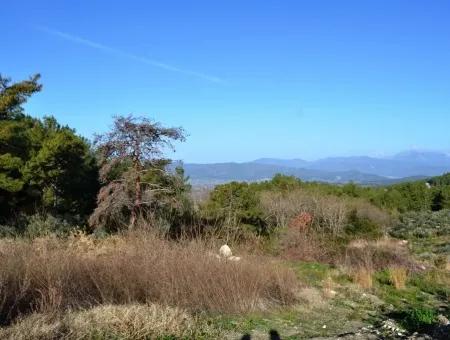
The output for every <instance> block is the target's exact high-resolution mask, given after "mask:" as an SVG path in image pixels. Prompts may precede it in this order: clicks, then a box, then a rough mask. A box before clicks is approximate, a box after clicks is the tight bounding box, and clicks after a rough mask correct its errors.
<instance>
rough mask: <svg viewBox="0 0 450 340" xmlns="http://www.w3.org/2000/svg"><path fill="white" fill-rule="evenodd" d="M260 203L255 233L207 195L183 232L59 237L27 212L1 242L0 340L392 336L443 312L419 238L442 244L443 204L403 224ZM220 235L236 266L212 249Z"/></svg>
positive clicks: (268, 199) (312, 205)
mask: <svg viewBox="0 0 450 340" xmlns="http://www.w3.org/2000/svg"><path fill="white" fill-rule="evenodd" d="M210 196H211V195H210ZM212 197H214V196H213V195H212ZM260 198H261V199H260V201H259V202H260V203H259V204H261V211H263V212H264V213H265V214H266V220H267V221H269V222H268V224H267V225H266V226H265V227H264V229H262V230H261V232H259V233H258V232H255V230H254V229H252V228H254V226H253V227H252V225H249V224H248V223H244V222H243V218H242V215H241V216H240V217H239V214H241V211H239V206H241V205H237V207H234V208H233V213H235V216H233V215H230V214H229V212H227V214H226V217H227V219H222V218H221V216H220V215H218V213H222V212H223V209H224V208H220V210H219V212H217V211H214V209H215V208H217V205H211V201H210V200H208V199H206V200H202V202H200V205H199V206H198V207H197V209H201V211H200V210H199V211H198V214H203V215H202V218H203V219H204V220H206V221H207V222H208V223H209V224H208V225H206V226H203V227H202V228H201V230H202V232H201V233H200V232H198V231H197V232H195V233H184V234H182V235H179V236H177V237H176V238H174V237H173V236H170V235H169V234H167V233H164V232H163V231H161V230H159V231H158V229H157V228H155V225H151V226H150V225H146V224H145V223H144V222H143V221H142V222H141V224H140V225H139V226H138V227H137V228H135V229H134V230H128V231H122V232H119V233H113V234H101V233H100V234H99V233H89V232H84V231H76V230H72V231H70V232H67V233H63V234H56V233H54V232H51V231H48V228H49V222H48V221H46V220H45V219H39V218H35V219H33V220H32V225H31V226H29V228H28V229H29V233H28V234H24V235H23V236H8V237H4V238H2V239H0V258H1V266H0V320H1V321H2V324H3V326H2V328H1V329H0V338H5V339H59V338H65V339H111V338H113V339H153V338H155V339H221V338H229V339H233V338H235V339H238V338H240V337H241V336H243V335H244V334H246V333H248V334H252V335H253V338H256V339H258V338H261V339H264V338H267V336H268V335H267V334H269V331H270V330H272V329H276V330H277V332H279V334H280V335H281V336H282V338H283V339H284V338H287V339H299V338H314V337H320V336H328V337H336V336H338V335H339V334H343V333H349V334H352V333H354V334H361V338H363V337H364V336H369V333H370V334H371V335H374V336H379V337H381V338H382V337H385V338H386V337H387V338H389V337H391V336H392V337H394V336H397V337H398V334H397V333H400V334H402V336H403V335H405V336H406V335H407V334H408V333H409V334H412V333H413V332H416V331H417V332H424V333H427V332H428V333H429V334H431V333H433V332H435V329H436V327H440V326H439V325H438V324H439V322H438V320H439V319H438V317H443V316H445V315H447V317H448V313H449V309H448V305H449V302H450V300H449V298H450V273H449V271H448V262H447V261H448V260H447V257H446V256H448V252H445V249H442V247H440V246H438V247H437V248H436V247H434V246H430V245H429V246H427V249H426V251H427V252H430V254H428V255H427V256H423V253H422V252H423V249H418V247H419V248H420V246H421V244H427V242H434V243H435V244H440V242H444V241H445V240H447V237H448V234H447V233H443V232H441V230H442V229H443V228H448V224H446V223H447V222H448V220H447V218H448V216H449V215H448V214H449V212H445V211H440V212H437V213H430V217H429V218H426V220H427V221H430V220H431V221H433V223H431V224H430V223H429V224H423V225H422V224H421V223H420V221H421V218H422V219H423V217H420V216H422V215H421V214H418V215H417V216H418V217H417V219H415V218H413V217H412V216H413V213H409V214H407V215H404V216H403V215H402V217H401V218H400V219H398V217H395V216H393V215H392V214H390V213H389V212H387V211H385V210H383V209H380V208H378V207H376V206H374V205H373V204H371V203H369V202H368V201H366V200H361V199H355V198H342V197H337V196H332V195H321V194H318V193H311V192H308V191H304V190H301V189H296V190H289V191H286V192H276V191H275V192H272V191H263V192H262V193H261V196H260ZM216 199H217V198H216ZM216 203H217V202H216ZM224 206H225V207H226V205H224V204H222V203H221V204H220V207H224ZM253 208H254V207H253ZM253 208H252V207H249V206H246V209H253ZM206 214H209V219H206V217H205V216H206ZM302 214H303V215H302ZM304 214H310V216H311V219H306V221H307V222H308V223H306V225H302V223H303V222H302V221H304V219H301V218H300V219H299V218H298V216H300V215H301V216H305V215H304ZM253 217H254V216H253ZM231 221H233V224H230V222H231ZM414 221H419V222H414ZM213 222H214V223H213ZM247 222H248V221H247ZM52 223H53V222H52ZM234 223H236V224H234ZM414 223H416V224H414ZM437 223H439V224H441V225H437V227H436V224H437ZM405 224H407V225H408V228H406V227H405ZM199 225H200V222H199V221H197V222H196V226H195V228H196V230H198V229H199ZM212 226H214V227H212ZM53 227H54V225H53V224H51V228H53ZM412 227H413V228H415V229H417V230H416V231H414V230H415V229H414V230H411V228H412ZM269 231H270V232H269ZM265 232H266V233H265ZM423 235H426V236H423ZM420 240H422V241H423V242H422V243H421V242H419V241H420ZM224 243H228V244H229V245H230V246H231V248H232V249H233V252H234V254H235V255H237V256H239V257H240V258H241V260H240V261H230V260H227V259H224V258H221V257H220V256H219V255H218V249H219V247H220V246H221V245H222V244H224ZM436 249H437V250H436ZM444 257H445V259H444ZM439 261H441V262H439ZM386 320H393V322H397V325H398V327H399V328H398V330H396V331H390V330H388V329H385V328H383V327H382V325H383V322H385V321H386ZM439 329H440V328H439ZM358 332H359V333H358ZM395 332H397V333H395ZM366 333H367V334H366ZM394 333H395V334H394ZM433 334H434V333H433Z"/></svg>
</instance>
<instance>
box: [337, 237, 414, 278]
mask: <svg viewBox="0 0 450 340" xmlns="http://www.w3.org/2000/svg"><path fill="white" fill-rule="evenodd" d="M343 264H344V265H345V266H346V267H348V268H360V267H364V268H373V269H374V270H383V269H388V268H390V267H404V268H407V269H408V270H412V271H414V270H416V267H417V265H416V263H415V262H414V261H413V259H412V257H411V255H410V253H409V250H408V247H407V246H406V245H404V244H402V243H401V242H399V241H398V240H393V239H389V238H384V239H380V240H377V241H367V240H355V241H352V242H350V244H349V245H348V246H347V248H346V251H345V257H344V259H343Z"/></svg>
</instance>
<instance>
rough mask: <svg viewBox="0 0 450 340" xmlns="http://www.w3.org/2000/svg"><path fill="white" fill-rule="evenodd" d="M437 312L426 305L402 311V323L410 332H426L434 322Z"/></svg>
mask: <svg viewBox="0 0 450 340" xmlns="http://www.w3.org/2000/svg"><path fill="white" fill-rule="evenodd" d="M436 318H437V313H436V311H435V310H433V309H430V308H426V307H415V308H412V309H409V310H407V311H405V312H404V313H403V318H402V320H400V322H401V323H402V325H403V326H404V327H405V328H406V329H407V330H409V331H411V332H427V331H429V330H430V329H431V328H432V327H433V325H434V324H435V323H436Z"/></svg>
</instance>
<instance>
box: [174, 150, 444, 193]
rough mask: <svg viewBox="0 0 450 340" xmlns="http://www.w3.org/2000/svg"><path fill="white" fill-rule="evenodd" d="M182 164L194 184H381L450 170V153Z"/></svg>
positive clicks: (402, 153) (418, 152)
mask: <svg viewBox="0 0 450 340" xmlns="http://www.w3.org/2000/svg"><path fill="white" fill-rule="evenodd" d="M183 166H184V169H185V172H186V175H187V176H189V177H190V180H191V183H192V184H194V185H213V184H219V183H224V182H229V181H261V180H265V179H270V178H271V177H273V176H274V175H275V174H277V173H281V174H285V175H291V176H296V177H298V178H300V179H302V180H304V181H320V182H329V183H348V182H351V181H352V182H355V183H360V184H364V185H384V184H393V183H396V182H403V181H407V180H414V179H423V178H426V177H430V176H438V175H441V174H443V173H446V172H450V156H449V155H448V154H446V153H443V152H430V151H406V152H401V153H399V154H397V155H395V156H392V157H386V158H375V157H368V156H358V157H331V158H324V159H319V160H316V161H306V160H302V159H290V160H286V159H277V158H260V159H257V160H254V161H251V162H244V163H233V162H229V163H212V164H195V163H186V164H184V165H183Z"/></svg>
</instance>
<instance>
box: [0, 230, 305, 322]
mask: <svg viewBox="0 0 450 340" xmlns="http://www.w3.org/2000/svg"><path fill="white" fill-rule="evenodd" d="M0 242H1V243H0V260H1V263H2V265H1V266H0V320H3V322H4V323H7V322H9V321H11V320H13V319H15V318H16V317H17V316H18V315H19V314H26V313H30V312H54V311H61V310H66V309H68V308H72V309H77V308H91V307H93V306H98V305H109V304H112V305H114V304H134V303H144V304H146V303H157V304H161V305H168V306H173V307H180V308H186V309H188V310H190V311H204V310H207V311H220V312H245V311H253V310H261V309H266V308H271V307H274V306H276V305H281V304H289V303H291V302H293V301H294V300H295V290H296V286H297V281H296V278H295V274H294V273H293V272H292V271H291V270H289V269H287V268H285V267H283V266H282V265H280V264H278V263H275V262H274V261H273V260H270V259H267V258H263V257H255V256H245V255H244V259H243V260H242V261H240V262H231V261H223V260H222V261H221V260H218V259H217V258H216V257H214V256H210V255H209V252H210V251H211V249H209V248H208V247H207V246H205V244H204V243H202V242H198V241H194V242H186V243H182V244H180V243H175V242H170V241H165V240H162V239H159V238H158V237H156V236H154V235H153V234H150V233H143V232H139V233H130V234H127V235H123V236H116V237H109V238H107V239H105V240H94V239H92V238H90V237H87V236H84V235H75V236H73V237H72V238H70V239H69V240H60V239H57V238H51V237H50V238H41V239H35V240H33V241H32V242H27V241H24V240H1V241H0ZM240 255H242V254H240Z"/></svg>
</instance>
